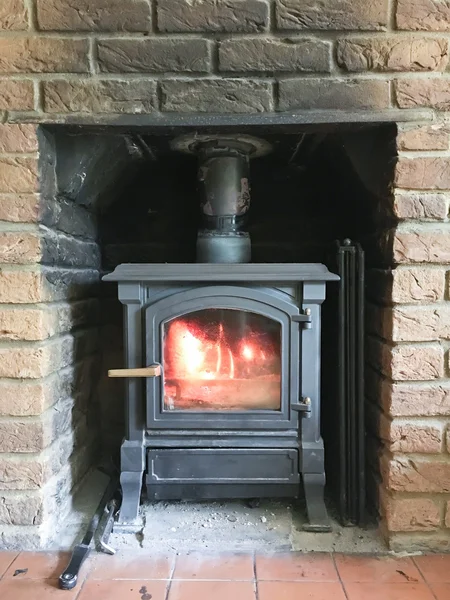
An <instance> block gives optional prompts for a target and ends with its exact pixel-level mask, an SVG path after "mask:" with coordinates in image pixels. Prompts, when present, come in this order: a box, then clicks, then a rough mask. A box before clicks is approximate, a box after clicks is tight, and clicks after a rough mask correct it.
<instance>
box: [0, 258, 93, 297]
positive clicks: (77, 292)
mask: <svg viewBox="0 0 450 600" xmlns="http://www.w3.org/2000/svg"><path fill="white" fill-rule="evenodd" d="M99 278H100V275H99V272H98V271H97V270H95V271H94V270H90V269H83V270H77V269H58V268H45V267H41V268H40V270H39V271H16V270H14V271H12V270H7V269H5V268H1V269H0V303H3V304H24V303H25V304H30V303H34V302H48V301H58V300H76V299H79V298H84V297H93V296H96V295H98V285H99Z"/></svg>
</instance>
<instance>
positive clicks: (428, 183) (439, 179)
mask: <svg viewBox="0 0 450 600" xmlns="http://www.w3.org/2000/svg"><path fill="white" fill-rule="evenodd" d="M395 185H396V186H397V187H398V188H414V189H418V190H425V189H429V190H448V189H450V158H447V157H428V156H427V157H417V158H406V157H404V156H402V157H400V158H399V160H398V161H397V166H396V172H395Z"/></svg>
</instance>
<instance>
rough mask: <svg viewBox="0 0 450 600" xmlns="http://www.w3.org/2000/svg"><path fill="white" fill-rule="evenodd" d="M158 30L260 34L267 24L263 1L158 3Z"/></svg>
mask: <svg viewBox="0 0 450 600" xmlns="http://www.w3.org/2000/svg"><path fill="white" fill-rule="evenodd" d="M157 11H158V29H159V30H160V31H171V32H176V31H183V32H191V31H192V32H194V31H213V32H239V31H241V32H249V33H251V32H259V31H264V30H266V29H267V27H268V24H269V4H268V2H266V1H265V0H226V1H224V2H217V0H159V1H158V6H157Z"/></svg>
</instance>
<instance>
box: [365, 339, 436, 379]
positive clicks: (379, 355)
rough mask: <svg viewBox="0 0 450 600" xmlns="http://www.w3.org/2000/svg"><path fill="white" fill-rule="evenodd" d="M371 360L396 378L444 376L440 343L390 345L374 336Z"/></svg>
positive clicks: (369, 355)
mask: <svg viewBox="0 0 450 600" xmlns="http://www.w3.org/2000/svg"><path fill="white" fill-rule="evenodd" d="M367 360H368V362H369V364H371V365H373V366H374V368H375V369H378V370H379V371H380V372H381V373H383V374H384V375H386V376H387V377H389V378H391V379H393V380H395V381H422V380H425V381H430V380H433V379H440V378H441V377H443V376H444V350H443V348H441V347H440V346H412V345H401V346H390V345H388V344H386V343H384V342H381V341H380V340H378V339H375V338H370V339H369V340H368V343H367Z"/></svg>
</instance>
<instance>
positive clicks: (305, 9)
mask: <svg viewBox="0 0 450 600" xmlns="http://www.w3.org/2000/svg"><path fill="white" fill-rule="evenodd" d="M276 11H277V25H278V28H279V29H329V30H339V29H342V30H351V29H360V30H368V31H375V30H380V29H386V25H387V18H388V2H387V0H371V2H365V1H364V0H353V1H352V0H340V1H339V2H336V0H322V2H320V5H318V3H317V1H316V0H302V2H299V1H298V0H276Z"/></svg>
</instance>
